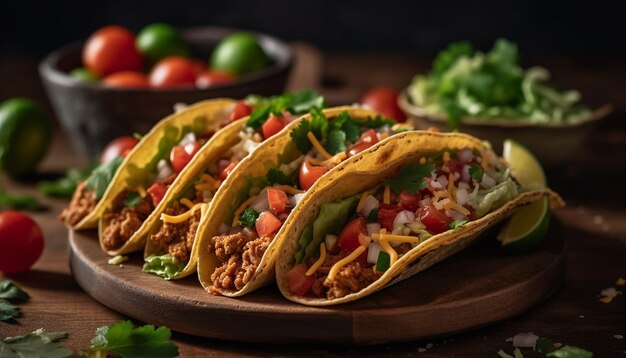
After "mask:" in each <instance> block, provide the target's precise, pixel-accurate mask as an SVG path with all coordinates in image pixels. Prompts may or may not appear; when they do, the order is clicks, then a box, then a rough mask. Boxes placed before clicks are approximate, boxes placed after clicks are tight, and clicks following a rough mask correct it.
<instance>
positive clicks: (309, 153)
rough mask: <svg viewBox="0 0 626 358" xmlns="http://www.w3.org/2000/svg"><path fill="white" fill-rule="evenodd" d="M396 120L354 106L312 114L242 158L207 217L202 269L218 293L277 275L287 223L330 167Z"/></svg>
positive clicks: (246, 288)
mask: <svg viewBox="0 0 626 358" xmlns="http://www.w3.org/2000/svg"><path fill="white" fill-rule="evenodd" d="M394 125H395V122H394V121H393V120H389V119H383V118H381V117H380V116H379V115H378V114H377V113H376V112H373V111H370V110H365V109H362V108H355V107H338V108H331V109H327V110H324V111H320V110H317V109H314V110H312V111H311V113H310V114H308V115H306V116H303V117H301V118H300V119H299V120H298V121H297V122H294V123H291V124H289V125H288V126H287V127H286V128H285V130H283V131H282V132H281V133H279V134H278V135H277V136H276V138H275V139H274V140H272V141H269V142H267V143H265V144H263V145H261V146H259V147H258V149H257V150H256V151H255V152H254V153H252V154H251V155H250V156H248V158H246V159H245V160H244V161H242V162H241V164H240V167H239V168H238V171H237V172H236V173H234V174H233V175H231V176H229V177H228V179H226V181H225V182H224V184H223V185H222V187H221V188H220V189H219V190H218V193H217V194H216V196H215V199H214V200H213V202H212V204H211V205H212V210H211V211H210V212H209V214H208V215H207V217H206V220H203V222H202V223H201V224H200V225H201V232H200V233H199V236H200V237H201V238H202V241H201V242H200V243H199V245H200V247H199V250H198V251H199V259H198V271H199V272H198V275H199V278H200V282H201V283H202V285H203V287H204V288H205V289H206V290H207V291H208V292H209V293H212V294H221V295H226V296H240V295H243V294H245V293H247V292H250V291H253V290H254V289H256V288H258V287H261V286H263V285H265V284H267V283H269V282H271V281H273V279H274V262H275V259H276V253H277V252H278V250H277V248H278V247H279V246H280V241H281V237H282V236H283V235H285V231H284V230H283V228H282V226H283V223H284V222H285V221H286V220H288V218H289V216H290V213H291V212H292V210H293V209H294V207H296V206H297V204H298V202H299V201H300V200H302V198H303V197H304V196H305V192H306V191H307V190H308V189H309V188H310V187H311V186H312V185H313V184H314V183H315V182H316V181H317V180H318V179H319V178H320V177H321V176H323V175H324V174H325V173H326V172H328V171H329V170H331V169H332V168H333V167H335V166H336V165H337V164H339V163H341V162H342V161H343V160H345V159H346V158H349V157H351V156H354V155H357V154H358V153H359V152H361V151H363V150H365V149H367V148H369V147H371V146H372V145H374V144H376V143H377V142H379V141H380V140H382V139H384V138H385V137H387V136H389V135H391V134H393V133H394V128H392V126H394Z"/></svg>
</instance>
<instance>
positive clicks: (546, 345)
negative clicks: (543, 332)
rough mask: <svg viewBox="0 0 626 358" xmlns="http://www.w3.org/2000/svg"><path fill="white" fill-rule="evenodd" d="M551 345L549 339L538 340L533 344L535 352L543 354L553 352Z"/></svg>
mask: <svg viewBox="0 0 626 358" xmlns="http://www.w3.org/2000/svg"><path fill="white" fill-rule="evenodd" d="M553 343H554V342H552V340H551V339H548V338H539V339H538V340H537V342H535V351H537V352H539V353H543V354H547V353H550V352H552V351H554V350H555V348H554V345H553Z"/></svg>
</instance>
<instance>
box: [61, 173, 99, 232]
mask: <svg viewBox="0 0 626 358" xmlns="http://www.w3.org/2000/svg"><path fill="white" fill-rule="evenodd" d="M97 203H98V201H97V200H96V195H95V192H94V191H93V190H89V189H87V186H86V185H85V182H80V183H79V184H78V186H76V191H75V192H74V195H72V201H71V202H70V205H69V206H68V207H67V208H65V209H64V210H63V212H62V213H61V215H60V216H59V219H60V220H61V221H63V222H65V223H66V224H68V225H71V226H74V225H76V224H78V223H79V222H80V221H81V220H82V219H84V218H85V217H86V216H87V215H88V214H89V213H90V212H91V211H92V210H93V209H94V208H95V207H96V204H97Z"/></svg>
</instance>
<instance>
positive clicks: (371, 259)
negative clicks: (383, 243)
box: [367, 241, 382, 265]
mask: <svg viewBox="0 0 626 358" xmlns="http://www.w3.org/2000/svg"><path fill="white" fill-rule="evenodd" d="M381 250H382V247H380V244H379V243H378V241H372V242H371V243H370V246H369V248H368V250H367V263H368V264H371V265H376V261H378V254H379V253H380V251H381Z"/></svg>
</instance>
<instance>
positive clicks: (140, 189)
mask: <svg viewBox="0 0 626 358" xmlns="http://www.w3.org/2000/svg"><path fill="white" fill-rule="evenodd" d="M137 193H139V196H141V197H142V198H145V197H146V195H148V193H146V189H144V187H143V186H141V185H140V186H138V187H137Z"/></svg>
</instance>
